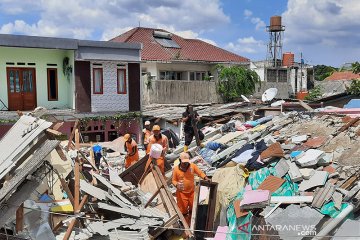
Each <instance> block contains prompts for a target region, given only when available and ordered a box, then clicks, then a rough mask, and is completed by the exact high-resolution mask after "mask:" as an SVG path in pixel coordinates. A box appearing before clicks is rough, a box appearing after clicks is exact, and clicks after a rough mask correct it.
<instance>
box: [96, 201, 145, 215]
mask: <svg viewBox="0 0 360 240" xmlns="http://www.w3.org/2000/svg"><path fill="white" fill-rule="evenodd" d="M98 207H99V208H101V209H104V210H108V211H112V212H117V213H121V214H125V215H128V216H132V217H136V218H138V217H140V211H139V210H134V209H126V208H120V207H115V206H112V205H109V204H106V203H102V202H99V203H98Z"/></svg>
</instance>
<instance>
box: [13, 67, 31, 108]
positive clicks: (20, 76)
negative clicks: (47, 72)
mask: <svg viewBox="0 0 360 240" xmlns="http://www.w3.org/2000/svg"><path fill="white" fill-rule="evenodd" d="M10 70H19V83H20V94H23V93H22V90H23V88H22V87H23V86H22V85H23V74H22V71H24V70H33V71H34V72H33V73H34V75H33V79H34V85H33V89H34V94H35V99H34V103H35V107H37V91H36V68H33V67H6V82H7V94H8V107H9V105H10V94H11V92H10V81H9V71H10ZM15 91H16V90H15ZM22 108H24V103H23V104H22ZM8 109H9V108H8ZM11 111H16V110H11Z"/></svg>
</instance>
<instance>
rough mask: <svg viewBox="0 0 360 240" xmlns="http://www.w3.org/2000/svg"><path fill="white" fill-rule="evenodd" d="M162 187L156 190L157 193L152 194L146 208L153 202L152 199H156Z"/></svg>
mask: <svg viewBox="0 0 360 240" xmlns="http://www.w3.org/2000/svg"><path fill="white" fill-rule="evenodd" d="M160 189H161V188H159V189H158V190H156V192H155V193H154V194H153V195H152V196H151V198H150V199H149V200H148V201H147V203H146V204H145V206H144V208H147V207H148V206H149V205H150V203H151V202H152V200H154V198H155V197H156V196H157V195H158V194H159V192H160Z"/></svg>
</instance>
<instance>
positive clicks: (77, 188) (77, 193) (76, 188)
mask: <svg viewBox="0 0 360 240" xmlns="http://www.w3.org/2000/svg"><path fill="white" fill-rule="evenodd" d="M74 171H75V172H74V175H75V184H74V185H75V186H74V192H75V193H74V212H76V211H78V210H79V201H80V162H79V158H78V157H77V158H76V159H75V168H74Z"/></svg>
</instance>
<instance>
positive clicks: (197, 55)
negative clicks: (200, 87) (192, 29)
mask: <svg viewBox="0 0 360 240" xmlns="http://www.w3.org/2000/svg"><path fill="white" fill-rule="evenodd" d="M154 31H162V32H167V31H165V30H161V29H153V28H142V27H137V28H133V29H131V30H130V31H127V32H125V33H123V34H121V35H119V36H117V37H115V38H113V39H111V40H110V41H115V42H140V43H142V44H143V49H142V51H141V59H142V60H146V61H200V62H218V63H220V62H234V63H247V62H249V61H250V60H249V59H248V58H245V57H242V56H239V55H237V54H235V53H232V52H229V51H227V50H224V49H222V48H219V47H216V46H214V45H211V44H209V43H206V42H204V41H201V40H198V39H185V38H182V37H180V36H178V35H175V34H172V40H173V41H175V42H176V43H177V44H178V45H179V46H180V48H168V47H163V46H162V45H160V44H159V43H158V42H156V41H155V39H154V37H153V32H154ZM167 33H168V32H167Z"/></svg>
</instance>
